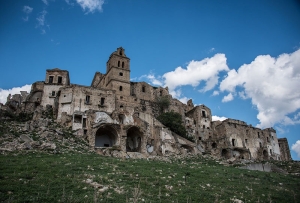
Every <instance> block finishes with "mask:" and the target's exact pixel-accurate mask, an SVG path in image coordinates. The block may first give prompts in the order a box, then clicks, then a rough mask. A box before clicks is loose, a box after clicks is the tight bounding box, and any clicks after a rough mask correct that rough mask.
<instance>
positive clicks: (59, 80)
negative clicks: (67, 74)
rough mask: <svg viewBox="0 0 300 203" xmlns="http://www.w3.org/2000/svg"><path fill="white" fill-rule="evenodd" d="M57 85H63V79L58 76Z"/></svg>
mask: <svg viewBox="0 0 300 203" xmlns="http://www.w3.org/2000/svg"><path fill="white" fill-rule="evenodd" d="M57 83H58V84H61V83H62V77H61V76H58V79H57Z"/></svg>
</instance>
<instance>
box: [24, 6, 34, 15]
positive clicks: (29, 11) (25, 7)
mask: <svg viewBox="0 0 300 203" xmlns="http://www.w3.org/2000/svg"><path fill="white" fill-rule="evenodd" d="M32 10H33V8H31V7H30V6H24V7H23V12H24V13H26V14H30V13H31V12H32Z"/></svg>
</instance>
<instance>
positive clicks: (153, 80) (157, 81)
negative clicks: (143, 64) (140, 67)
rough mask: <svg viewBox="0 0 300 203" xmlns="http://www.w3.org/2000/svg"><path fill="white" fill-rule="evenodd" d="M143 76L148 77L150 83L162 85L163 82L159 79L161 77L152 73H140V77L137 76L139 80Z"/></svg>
mask: <svg viewBox="0 0 300 203" xmlns="http://www.w3.org/2000/svg"><path fill="white" fill-rule="evenodd" d="M143 78H146V79H148V80H149V81H150V83H151V84H152V85H158V86H162V85H163V82H162V81H161V77H160V76H158V77H155V75H154V74H152V73H150V74H148V75H142V76H141V77H139V80H142V79H143Z"/></svg>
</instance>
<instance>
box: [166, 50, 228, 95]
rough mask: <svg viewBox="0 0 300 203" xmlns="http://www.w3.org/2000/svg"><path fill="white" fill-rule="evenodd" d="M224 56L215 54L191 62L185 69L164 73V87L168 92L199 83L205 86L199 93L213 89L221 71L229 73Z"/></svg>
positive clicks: (179, 68) (195, 85) (180, 68)
mask: <svg viewBox="0 0 300 203" xmlns="http://www.w3.org/2000/svg"><path fill="white" fill-rule="evenodd" d="M226 60H227V59H226V57H225V55H224V54H216V55H214V56H213V57H211V58H205V59H203V60H201V61H194V60H193V61H191V62H189V64H188V65H187V67H186V68H182V67H178V68H176V69H175V70H174V71H171V72H167V73H165V74H164V75H163V76H162V77H163V79H164V83H165V86H168V87H169V90H170V92H172V91H174V90H175V89H176V88H178V87H180V86H184V85H191V86H193V87H197V86H198V85H199V84H200V82H201V81H205V83H206V85H205V87H204V88H203V89H201V90H200V91H201V92H206V91H208V90H211V89H213V88H214V87H215V86H216V85H217V84H218V79H219V77H218V74H219V73H220V72H221V71H229V68H228V66H227V64H226Z"/></svg>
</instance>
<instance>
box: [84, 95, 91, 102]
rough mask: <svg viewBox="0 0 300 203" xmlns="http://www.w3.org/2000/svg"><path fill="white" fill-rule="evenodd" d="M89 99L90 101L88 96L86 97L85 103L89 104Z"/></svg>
mask: <svg viewBox="0 0 300 203" xmlns="http://www.w3.org/2000/svg"><path fill="white" fill-rule="evenodd" d="M90 99H91V97H90V96H89V95H86V96H85V103H86V104H89V103H90Z"/></svg>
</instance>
